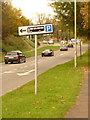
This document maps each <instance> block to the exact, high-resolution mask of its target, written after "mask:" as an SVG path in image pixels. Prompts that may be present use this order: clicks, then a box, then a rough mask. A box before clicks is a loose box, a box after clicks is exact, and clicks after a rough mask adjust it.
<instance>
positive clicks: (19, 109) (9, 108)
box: [2, 52, 88, 118]
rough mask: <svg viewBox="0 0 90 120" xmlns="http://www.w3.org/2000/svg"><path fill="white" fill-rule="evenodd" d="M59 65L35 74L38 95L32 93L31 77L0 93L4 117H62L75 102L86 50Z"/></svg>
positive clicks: (86, 62)
mask: <svg viewBox="0 0 90 120" xmlns="http://www.w3.org/2000/svg"><path fill="white" fill-rule="evenodd" d="M73 66H74V63H73V60H72V61H70V62H67V63H65V64H62V65H58V66H56V67H54V68H52V69H50V70H48V71H47V72H45V73H43V74H41V75H39V77H38V80H39V81H38V95H34V80H33V81H31V82H28V83H27V84H26V85H23V86H22V87H20V88H18V89H17V90H14V91H12V92H10V93H8V94H6V95H4V96H3V97H2V113H3V118H63V117H64V115H65V114H66V112H67V111H68V110H69V109H70V107H71V106H73V105H75V100H76V97H77V95H78V93H79V91H80V88H81V83H82V80H83V78H84V75H83V74H84V70H83V67H87V66H88V52H87V53H85V54H84V55H83V56H82V57H81V58H80V57H79V58H78V67H77V68H74V67H73Z"/></svg>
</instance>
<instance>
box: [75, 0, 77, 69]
mask: <svg viewBox="0 0 90 120" xmlns="http://www.w3.org/2000/svg"><path fill="white" fill-rule="evenodd" d="M74 9H75V10H74V15H75V16H74V23H75V24H74V27H75V63H74V65H75V67H77V39H76V36H77V35H76V0H75V1H74Z"/></svg>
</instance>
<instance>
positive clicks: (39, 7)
mask: <svg viewBox="0 0 90 120" xmlns="http://www.w3.org/2000/svg"><path fill="white" fill-rule="evenodd" d="M48 3H50V0H12V4H13V6H14V7H16V8H20V9H21V10H22V13H23V15H25V16H26V17H27V18H30V19H35V18H36V14H37V13H45V14H53V13H54V12H53V9H52V7H50V6H48Z"/></svg>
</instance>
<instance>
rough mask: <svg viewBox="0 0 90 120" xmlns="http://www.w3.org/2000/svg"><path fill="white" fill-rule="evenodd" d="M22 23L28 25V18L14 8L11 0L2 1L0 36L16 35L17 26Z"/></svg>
mask: <svg viewBox="0 0 90 120" xmlns="http://www.w3.org/2000/svg"><path fill="white" fill-rule="evenodd" d="M23 25H29V20H28V19H26V17H25V16H23V15H22V11H21V10H20V9H16V8H14V7H13V6H12V4H11V2H2V38H3V39H4V38H5V37H7V36H8V35H10V34H13V35H17V34H18V27H19V26H23Z"/></svg>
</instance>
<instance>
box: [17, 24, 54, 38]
mask: <svg viewBox="0 0 90 120" xmlns="http://www.w3.org/2000/svg"><path fill="white" fill-rule="evenodd" d="M18 31H19V35H20V36H21V35H37V34H48V33H52V32H53V26H52V24H46V25H34V26H21V27H19V28H18Z"/></svg>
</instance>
